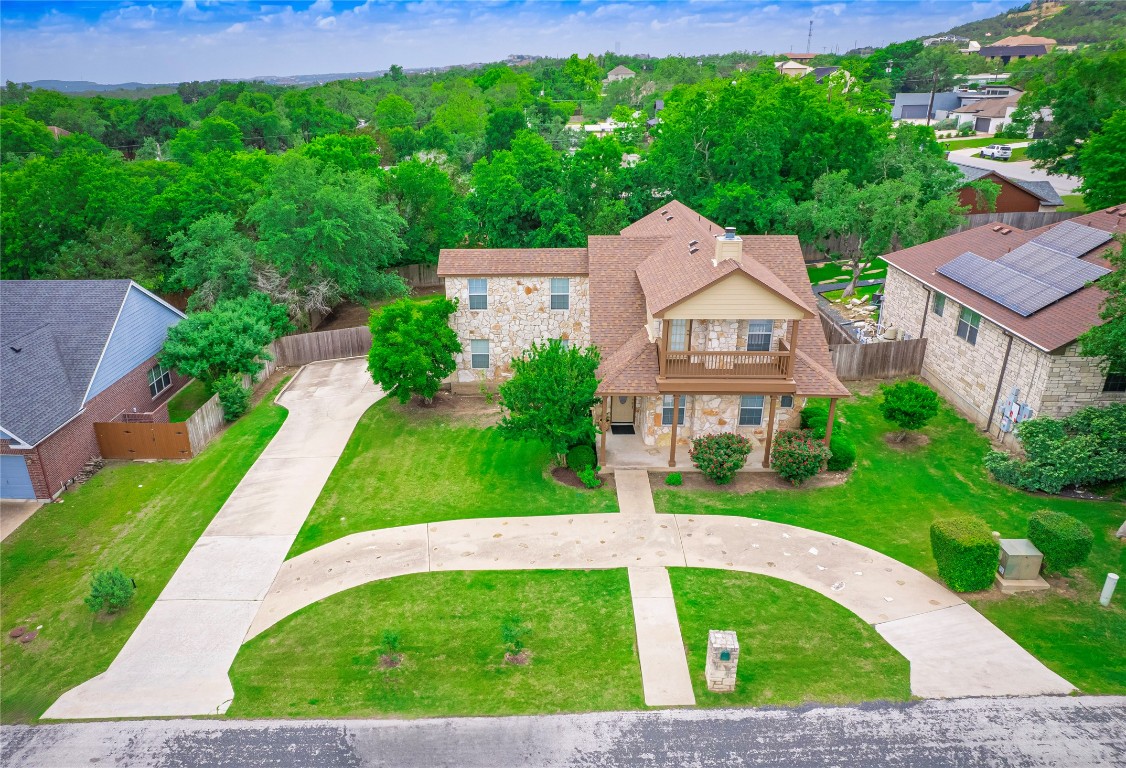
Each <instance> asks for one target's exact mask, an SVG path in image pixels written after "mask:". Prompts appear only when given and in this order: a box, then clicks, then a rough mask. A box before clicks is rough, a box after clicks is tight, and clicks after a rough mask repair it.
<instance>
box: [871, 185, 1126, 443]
mask: <svg viewBox="0 0 1126 768" xmlns="http://www.w3.org/2000/svg"><path fill="white" fill-rule="evenodd" d="M1124 231H1126V205H1123V206H1118V207H1114V208H1109V209H1107V210H1105V211H1099V212H1097V213H1091V214H1087V215H1085V216H1080V217H1077V218H1074V219H1070V220H1068V221H1063V222H1060V223H1058V224H1054V225H1052V226H1049V227H1042V228H1040V229H1035V230H1030V231H1022V230H1019V229H1016V228H1013V227H1008V226H1005V225H1000V224H990V225H986V226H983V227H977V228H976V229H971V230H967V231H965V232H959V233H958V234H954V235H950V236H949V237H944V238H941V239H939V240H934V241H932V242H929V243H924V244H922V245H917V246H915V247H913V248H907V249H905V250H902V251H896V252H894V253H889V254H887V255H885V256H884V257H883V258H884V259H885V260H886V261H887V262H888V274H887V280H886V282H885V283H884V301H883V309H882V314H881V318H880V320H881V322H882V323H883V324H884V325H885V326H889V325H894V326H896V327H898V328H900V329H901V330H903V331H905V332H906V333H907V334H909V335H910V336H911V337H923V338H926V339H927V348H926V356H925V358H924V360H923V369H922V375H923V377H924V378H926V379H927V381H929V382H930V383H931V384H932V385H934V387H935V388H936V389H938V390H939V391H940V392H942V393H943V394H944V395H945V396H946V398H947V399H948V400H950V401H951V402H952V403H953V404H954V405H955V406H956V407H957V408H958V410H960V411H961V412H962V413H963V414H965V415H966V417H968V418H969V419H971V420H972V421H974V422H975V423H976V424H977V425H978V426H979V427H981V428H982V429H983V430H985V431H988V432H990V433H991V434H993V435H996V436H1000V435H1002V434H1004V433H1007V432H1009V431H1010V430H1011V429H1012V427H1013V425H1014V423H1015V422H1019V421H1021V420H1023V419H1025V418H1030V417H1033V416H1051V417H1061V416H1066V415H1068V414H1070V413H1072V412H1074V411H1075V410H1077V409H1079V408H1081V407H1083V406H1087V405H1105V404H1107V403H1114V402H1118V403H1122V402H1126V371H1117V372H1114V371H1112V372H1107V371H1105V370H1103V368H1102V367H1101V364H1102V360H1100V359H1098V358H1092V357H1083V356H1082V355H1080V354H1079V345H1078V342H1077V341H1076V339H1077V338H1078V337H1079V335H1080V334H1082V333H1083V332H1084V331H1086V330H1087V329H1088V328H1091V327H1093V326H1095V325H1098V324H1100V323H1101V322H1102V321H1101V319H1100V318H1099V311H1100V308H1101V306H1102V303H1103V299H1104V298H1105V297H1106V293H1105V292H1104V291H1102V290H1100V289H1099V288H1098V287H1097V286H1098V283H1097V282H1096V283H1095V284H1094V285H1090V283H1091V281H1097V280H1098V278H1099V277H1101V276H1102V275H1105V274H1107V273H1108V272H1109V271H1110V270H1109V265H1108V263H1107V262H1106V261H1105V260H1104V259H1103V258H1102V256H1101V254H1103V253H1105V252H1106V250H1107V248H1108V247H1109V248H1115V249H1117V248H1118V244H1117V243H1116V242H1115V241H1113V240H1112V236H1113V234H1114V233H1117V232H1124Z"/></svg>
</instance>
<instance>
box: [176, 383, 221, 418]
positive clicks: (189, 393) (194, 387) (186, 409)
mask: <svg viewBox="0 0 1126 768" xmlns="http://www.w3.org/2000/svg"><path fill="white" fill-rule="evenodd" d="M212 394H213V393H212V392H211V390H209V389H208V388H207V385H206V384H204V383H203V382H202V381H200V380H199V379H192V381H191V383H189V384H188V385H187V386H186V387H184V388H183V389H181V390H180V391H179V392H177V393H176V394H175V395H173V396H172V399H171V400H169V401H168V421H170V422H172V423H173V424H175V423H177V422H181V421H187V420H188V419H190V418H191V417H192V414H193V413H195V412H196V411H198V410H199V409H200V406H202V405H203V404H204V403H206V402H207V401H208V400H210V399H211V395H212Z"/></svg>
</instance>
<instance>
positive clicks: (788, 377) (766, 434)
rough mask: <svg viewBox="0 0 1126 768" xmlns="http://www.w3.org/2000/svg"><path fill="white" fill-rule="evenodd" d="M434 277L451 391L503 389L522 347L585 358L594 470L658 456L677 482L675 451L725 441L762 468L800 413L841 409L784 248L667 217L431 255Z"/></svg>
mask: <svg viewBox="0 0 1126 768" xmlns="http://www.w3.org/2000/svg"><path fill="white" fill-rule="evenodd" d="M438 274H439V275H440V276H442V277H444V278H445V281H446V295H447V296H449V297H450V298H451V299H453V298H456V299H457V300H458V302H459V304H458V310H457V312H456V313H455V314H454V316H453V317H452V318H451V323H452V325H453V328H454V329H455V330H456V331H457V335H458V338H459V340H460V341H461V344H462V352H461V353H460V354H458V355H457V356H456V360H457V370H456V372H455V373H454V376H453V382H454V384H453V386H454V389H455V391H458V392H476V391H478V389H479V388H480V386H481V385H482V384H485V385H489V386H493V385H496V384H498V383H500V382H501V381H503V380H504V379H505V378H507V377H509V376H510V375H511V370H512V369H511V363H512V359H513V358H514V357H516V356H519V355H521V354H522V353H523V352H524V351H525V350H527V349H528V348H529V346H530V345H531V344H532V342H535V341H539V342H543V341H547V340H549V339H553V338H555V339H561V340H562V341H564V343H567V344H576V345H579V346H584V347H585V346H588V345H594V346H596V347H598V349H599V350H600V352H601V355H602V364H601V367H600V368H599V371H598V376H599V378H600V379H601V383H600V384H599V387H598V394H599V396H601V397H602V398H603V407H602V412H601V413H600V414H597V418H598V419H599V421H601V422H602V424H603V445H602V449H603V454H602V455H603V458H604V459H605V455H606V454H605V451H606V450H607V449H608V450H609V451H610V454H611V455H614V454H615V452H619V455H620V452H622V451H626V452H630V451H633V453H634V454H635V455H638V456H640V457H642V459H641V460H642V461H646V462H650V463H654V464H655V463H657V462H662V463H663V460H662V459H661V458H660V457H659V454H657V453H656V452H655V451H653V450H652V448H654V447H656V446H664V447H667V448H668V449H669V459H668V461H669V466H675V464H676V460H677V458H676V447H677V446H678V445H679V446H684V445H687V444H688V443H689V442H690V440H691V438H693V437H696V436H699V435H704V434H710V433H715V432H730V431H736V432H739V433H741V434H745V435H747V436H748V437H750V438H751V439H752V441H753V443H754V445H755V448H754V451H753V452H752V456H751V461H752V462H760V463H761V464H762V465H763V466H769V462H768V461H767V458H768V457H769V452H770V445H771V441H772V439H773V434H774V432H775V430H776V429H777V428H779V427H781V426H783V425H786V424H789V423H792V422H793V420H794V419H795V417H796V414H797V411H798V409H800V408H801V406H802V405H803V403H804V401H805V398H807V397H828V398H832V400H831V402H832V403H835V401H836V398H839V397H847V396H848V394H849V392H848V390H847V389H846V388H845V387H844V386H843V385H841V383H840V382H839V381H838V380H837V378H836V375H835V374H834V372H833V364H832V362H831V361H830V359H829V350H828V346H827V344H826V341H825V334H824V331H823V330H822V328H821V323H820V322H819V320H818V318H817V311H816V307H817V305H816V301H815V299H814V297H813V292H812V289H811V288H810V284H809V278H808V276H807V274H806V269H805V263H804V261H803V259H802V254H801V247H800V245H799V244H798V240H797V238H796V237H793V236H765V235H764V236H747V237H738V236H737V235H735V233H734V230H726V231H725V230H724V229H723V228H722V227H719V226H717V225H716V224H713V223H712V222H710V221H708V220H707V219H705V218H703V217H702V216H700V215H699V214H698V213H696V212H695V211H693V210H691V209H689V208H688V207H686V206H684V205H682V204H681V203H678V202H675V201H674V202H671V203H668V204H667V205H664V206H662V207H661V209H660V210H659V211H655V212H654V213H651V214H649V215H648V216H646V217H645V218H643V219H641V220H639V221H637V222H635V223H633V224H631V225H630V226H628V227H626V228H625V229H623V230H622V231H621V234H620V235H607V236H593V235H592V236H590V237H588V238H587V247H585V248H538V249H536V248H531V249H529V248H524V249H467V250H450V249H443V250H442V251H441V254H440V256H439V258H438ZM647 451H648V453H647ZM654 456H656V458H654ZM681 457H682V458H683V457H684V452H681Z"/></svg>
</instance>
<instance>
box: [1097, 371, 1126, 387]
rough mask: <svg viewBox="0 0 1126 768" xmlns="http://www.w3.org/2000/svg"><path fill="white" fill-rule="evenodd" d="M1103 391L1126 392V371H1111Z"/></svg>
mask: <svg viewBox="0 0 1126 768" xmlns="http://www.w3.org/2000/svg"><path fill="white" fill-rule="evenodd" d="M1103 392H1126V373H1115V372H1114V371H1111V372H1110V373H1108V374H1107V375H1106V382H1105V383H1104V384H1103Z"/></svg>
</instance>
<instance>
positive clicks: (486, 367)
mask: <svg viewBox="0 0 1126 768" xmlns="http://www.w3.org/2000/svg"><path fill="white" fill-rule="evenodd" d="M475 341H481V342H484V343H485V344H486V350H487V351H485V352H474V351H473V342H475ZM480 355H484V356H485V358H486V360H485V364H484V365H483V366H478V365H477V363H476V361H475V360H474V359H473V358H475V357H478V356H480ZM469 367H470V368H472V369H473V370H475V371H487V370H489V369H490V368H492V367H493V349H492V344H489V340H488V339H470V340H469Z"/></svg>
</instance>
